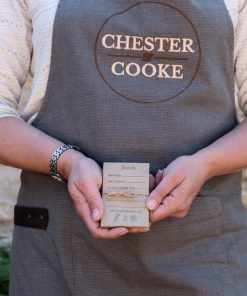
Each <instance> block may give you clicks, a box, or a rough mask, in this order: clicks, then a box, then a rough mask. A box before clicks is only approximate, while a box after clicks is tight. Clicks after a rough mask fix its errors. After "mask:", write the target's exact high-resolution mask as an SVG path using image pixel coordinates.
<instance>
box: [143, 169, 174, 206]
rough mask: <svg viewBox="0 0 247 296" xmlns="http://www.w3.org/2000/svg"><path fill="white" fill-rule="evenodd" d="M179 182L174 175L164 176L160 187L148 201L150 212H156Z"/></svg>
mask: <svg viewBox="0 0 247 296" xmlns="http://www.w3.org/2000/svg"><path fill="white" fill-rule="evenodd" d="M178 185H179V182H178V181H177V179H176V178H174V176H172V175H164V177H163V179H162V180H161V181H160V183H159V184H158V186H156V188H154V190H153V191H152V192H151V193H150V195H149V197H148V199H147V207H148V209H149V210H150V211H154V210H155V209H157V207H158V206H159V205H160V204H161V202H162V201H163V199H164V197H166V196H167V195H168V194H169V193H170V192H171V191H172V190H173V189H174V188H175V187H177V186H178Z"/></svg>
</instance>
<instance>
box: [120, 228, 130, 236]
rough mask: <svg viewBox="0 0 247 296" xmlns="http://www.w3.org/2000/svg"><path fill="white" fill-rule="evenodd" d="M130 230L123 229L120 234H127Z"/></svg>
mask: <svg viewBox="0 0 247 296" xmlns="http://www.w3.org/2000/svg"><path fill="white" fill-rule="evenodd" d="M128 232H129V231H128V229H124V230H123V231H121V232H120V235H121V236H122V235H125V234H126V233H128Z"/></svg>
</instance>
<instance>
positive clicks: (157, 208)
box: [147, 155, 208, 223]
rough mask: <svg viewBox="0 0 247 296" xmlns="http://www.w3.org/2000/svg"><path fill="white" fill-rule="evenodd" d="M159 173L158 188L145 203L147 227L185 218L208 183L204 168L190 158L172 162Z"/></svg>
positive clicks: (180, 158)
mask: <svg viewBox="0 0 247 296" xmlns="http://www.w3.org/2000/svg"><path fill="white" fill-rule="evenodd" d="M161 172H162V171H158V173H157V175H156V183H158V185H157V186H156V188H155V189H154V190H153V191H152V192H151V194H150V195H149V197H148V199H147V207H148V208H149V210H150V211H151V212H150V222H151V223H154V222H157V221H160V220H163V219H165V218H166V217H176V218H183V217H185V216H186V215H187V213H188V212H189V209H190V207H191V204H192V202H193V201H194V199H195V197H196V195H197V193H198V192H199V190H200V189H201V187H202V185H203V184H204V183H205V182H206V181H207V179H208V170H207V167H206V165H205V164H204V163H203V162H201V161H200V159H199V158H198V157H196V156H193V155H192V156H182V157H179V158H177V159H175V160H174V161H173V162H172V163H171V164H170V165H169V166H168V167H167V168H166V169H164V170H163V173H161Z"/></svg>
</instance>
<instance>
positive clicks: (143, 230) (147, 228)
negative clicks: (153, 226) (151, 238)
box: [142, 227, 150, 232]
mask: <svg viewBox="0 0 247 296" xmlns="http://www.w3.org/2000/svg"><path fill="white" fill-rule="evenodd" d="M148 231H150V228H149V227H145V228H143V229H142V232H148Z"/></svg>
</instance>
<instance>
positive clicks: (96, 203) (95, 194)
mask: <svg viewBox="0 0 247 296" xmlns="http://www.w3.org/2000/svg"><path fill="white" fill-rule="evenodd" d="M82 194H83V196H84V198H85V200H86V202H87V204H88V206H89V208H90V211H91V215H92V218H93V220H94V221H99V220H100V219H101V218H102V217H103V213H104V206H103V200H102V197H101V194H100V192H99V189H98V187H97V185H96V184H94V183H93V182H88V183H87V185H84V186H83V190H82Z"/></svg>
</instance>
